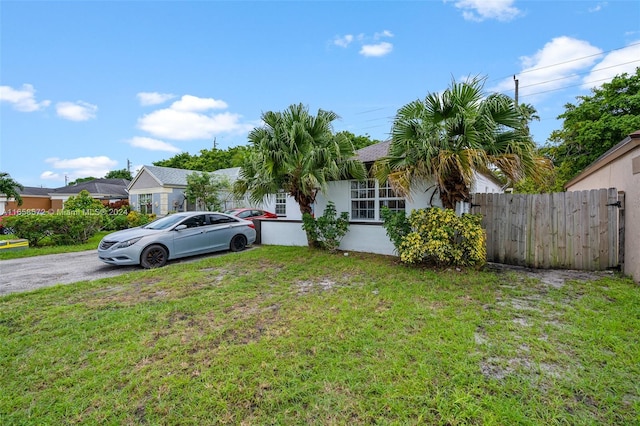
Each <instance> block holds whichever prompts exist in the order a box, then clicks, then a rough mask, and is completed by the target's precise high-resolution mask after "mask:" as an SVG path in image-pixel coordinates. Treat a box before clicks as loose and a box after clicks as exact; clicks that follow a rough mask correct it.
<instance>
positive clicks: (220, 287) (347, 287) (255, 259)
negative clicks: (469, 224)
mask: <svg viewBox="0 0 640 426" xmlns="http://www.w3.org/2000/svg"><path fill="white" fill-rule="evenodd" d="M638 306H640V294H639V289H638V287H637V286H636V285H635V284H634V283H633V282H632V281H630V280H627V279H622V278H616V277H614V276H607V277H602V278H599V279H597V280H593V281H591V280H586V279H583V280H571V279H567V278H566V277H565V278H564V279H563V280H561V281H557V280H556V281H553V282H552V283H549V282H546V281H545V280H544V279H541V278H537V277H535V276H534V277H532V276H529V275H526V274H521V273H516V272H502V273H501V272H490V271H485V272H476V271H472V272H468V273H467V272H464V271H460V272H458V271H440V272H434V271H431V270H426V269H412V268H407V267H405V266H402V265H400V264H398V263H397V262H396V259H395V258H393V257H385V256H376V255H367V254H357V253H351V254H350V255H349V256H341V255H329V254H326V253H322V252H316V251H311V250H309V249H307V248H295V247H259V248H257V249H254V250H249V251H246V252H242V253H234V254H229V255H226V256H216V257H212V258H208V259H204V260H202V261H199V262H194V263H181V264H174V265H169V266H167V267H165V268H161V269H158V270H149V271H144V270H141V271H136V272H131V273H128V274H125V275H123V276H120V277H117V278H109V279H103V280H99V281H94V282H83V283H78V284H73V285H66V286H58V287H53V288H47V289H43V290H39V291H36V292H33V293H26V294H13V295H9V296H5V297H2V298H0V339H1V341H2V342H3V343H2V346H1V347H0V385H1V388H2V392H0V424H3V425H5V424H96V423H108V424H145V423H148V424H214V423H234V424H322V425H324V424H372V423H381V424H449V425H458V424H479V425H480V424H482V425H484V424H500V425H504V424H532V425H533V424H594V425H596V424H634V423H638V421H639V420H640V385H639V384H640V344H639V343H640V342H639V339H640V337H639V335H638V330H639V329H640V313H639V312H640V310H639V309H638Z"/></svg>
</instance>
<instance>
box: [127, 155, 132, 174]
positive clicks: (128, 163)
mask: <svg viewBox="0 0 640 426" xmlns="http://www.w3.org/2000/svg"><path fill="white" fill-rule="evenodd" d="M127 171H128V172H129V174H131V161H129V159H128V158H127Z"/></svg>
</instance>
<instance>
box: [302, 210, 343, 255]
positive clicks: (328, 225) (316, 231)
mask: <svg viewBox="0 0 640 426" xmlns="http://www.w3.org/2000/svg"><path fill="white" fill-rule="evenodd" d="M302 229H304V230H305V231H306V232H307V235H309V236H310V238H311V239H312V241H314V242H316V243H318V245H319V246H320V247H321V248H323V249H325V250H328V251H330V252H335V251H337V250H338V247H340V241H341V240H342V238H343V237H344V236H345V235H346V234H347V232H348V231H349V214H348V213H347V212H342V213H340V216H339V217H338V216H337V213H336V206H335V204H334V203H332V202H329V203H328V204H327V207H326V208H325V209H324V213H323V214H322V216H320V217H319V218H318V219H314V218H313V217H312V216H311V215H310V214H308V213H305V214H304V215H303V216H302Z"/></svg>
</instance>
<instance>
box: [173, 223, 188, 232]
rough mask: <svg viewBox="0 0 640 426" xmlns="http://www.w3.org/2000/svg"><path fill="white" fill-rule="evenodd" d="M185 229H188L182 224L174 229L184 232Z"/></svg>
mask: <svg viewBox="0 0 640 426" xmlns="http://www.w3.org/2000/svg"><path fill="white" fill-rule="evenodd" d="M183 229H187V225H184V224H182V225H178V226H176V227H175V228H173V230H174V231H182V230H183Z"/></svg>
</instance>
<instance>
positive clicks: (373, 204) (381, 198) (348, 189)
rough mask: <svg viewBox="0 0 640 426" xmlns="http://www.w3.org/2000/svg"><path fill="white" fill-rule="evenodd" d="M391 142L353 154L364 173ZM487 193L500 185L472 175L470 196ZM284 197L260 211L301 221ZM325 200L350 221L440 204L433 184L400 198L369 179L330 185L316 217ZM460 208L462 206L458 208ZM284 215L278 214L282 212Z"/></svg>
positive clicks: (290, 200)
mask: <svg viewBox="0 0 640 426" xmlns="http://www.w3.org/2000/svg"><path fill="white" fill-rule="evenodd" d="M390 145H391V141H386V142H380V143H377V144H374V145H370V146H367V147H365V148H362V149H359V150H358V151H356V156H357V158H358V159H359V160H360V161H362V162H363V163H364V164H365V166H366V167H367V169H368V170H370V169H371V166H373V163H374V162H375V161H377V160H379V159H380V158H382V157H384V156H386V155H387V153H388V151H389V146H390ZM474 192H483V193H486V192H489V193H494V192H495V193H502V192H504V191H503V188H502V186H501V184H500V182H497V181H496V180H494V179H492V178H490V177H488V176H485V175H483V174H480V173H476V174H475V181H474V184H473V187H472V188H471V193H474ZM284 195H285V194H276V195H275V196H273V197H269V198H268V199H266V200H265V202H264V205H263V208H264V209H265V210H269V211H274V212H275V213H276V214H278V215H279V216H283V217H286V218H287V219H292V220H302V214H301V213H300V208H299V207H298V204H297V203H296V202H295V200H293V198H291V197H288V196H287V197H285V196H284ZM329 201H333V203H334V204H335V206H336V210H337V211H338V212H348V213H349V218H350V220H351V221H352V222H361V221H362V222H377V223H380V222H381V218H380V212H381V210H382V207H383V206H386V207H388V208H389V209H391V210H396V211H404V212H406V213H409V212H411V210H413V209H421V208H426V207H432V206H435V207H442V201H441V200H440V197H439V196H438V194H437V191H436V189H435V187H434V184H433V182H422V183H416V184H415V185H414V186H413V187H412V188H411V196H410V197H407V198H404V197H399V196H398V195H396V194H395V192H394V191H393V189H392V188H391V186H390V185H389V184H388V183H386V184H380V183H379V182H378V181H377V180H376V179H374V178H370V179H367V180H366V181H364V182H359V181H356V180H346V181H337V182H330V183H329V185H328V188H327V191H326V193H324V194H322V193H321V194H319V195H318V197H317V199H316V204H315V206H314V213H315V215H316V216H318V215H321V214H322V212H324V208H325V207H326V206H327V203H328V202H329ZM460 209H464V206H460ZM283 210H284V211H286V214H284V215H283V214H282V211H283Z"/></svg>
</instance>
